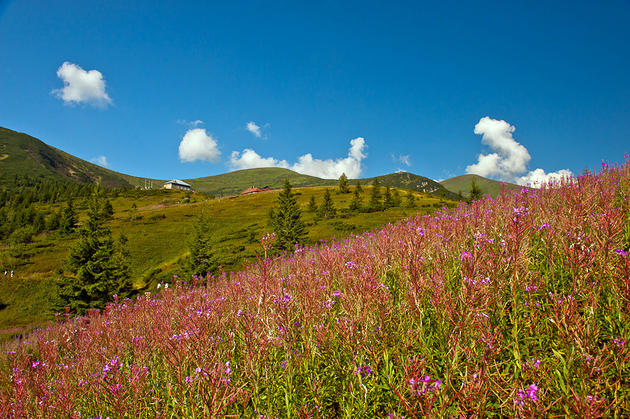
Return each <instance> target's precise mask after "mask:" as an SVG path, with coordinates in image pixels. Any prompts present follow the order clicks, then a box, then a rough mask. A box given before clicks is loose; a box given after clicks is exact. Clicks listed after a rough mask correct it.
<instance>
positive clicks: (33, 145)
mask: <svg viewBox="0 0 630 419" xmlns="http://www.w3.org/2000/svg"><path fill="white" fill-rule="evenodd" d="M24 175H29V176H36V177H44V178H51V179H59V180H61V179H64V180H71V181H75V182H80V183H93V184H99V185H103V186H106V187H117V188H130V187H132V186H133V180H134V179H137V178H134V177H133V176H127V175H123V174H121V173H117V172H114V171H113V170H109V169H105V168H103V167H101V166H98V165H96V164H93V163H90V162H87V161H85V160H82V159H80V158H78V157H74V156H72V155H70V154H68V153H66V152H64V151H61V150H58V149H56V148H54V147H51V146H49V145H48V144H46V143H44V142H43V141H41V140H38V139H37V138H34V137H31V136H30V135H28V134H24V133H21V132H17V131H13V130H10V129H7V128H1V127H0V185H4V186H8V187H10V185H11V182H12V180H13V179H14V177H15V176H24Z"/></svg>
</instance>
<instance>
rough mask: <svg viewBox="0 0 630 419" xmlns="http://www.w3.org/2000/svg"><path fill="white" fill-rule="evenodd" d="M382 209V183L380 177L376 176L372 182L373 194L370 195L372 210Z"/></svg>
mask: <svg viewBox="0 0 630 419" xmlns="http://www.w3.org/2000/svg"><path fill="white" fill-rule="evenodd" d="M381 209H382V204H381V185H380V184H379V182H378V178H374V181H373V182H372V194H371V195H370V211H379V210H381Z"/></svg>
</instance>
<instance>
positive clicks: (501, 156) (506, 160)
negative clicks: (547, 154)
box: [466, 116, 573, 186]
mask: <svg viewBox="0 0 630 419" xmlns="http://www.w3.org/2000/svg"><path fill="white" fill-rule="evenodd" d="M515 130H516V128H515V127H514V126H513V125H510V124H509V123H507V122H506V121H503V120H497V119H492V118H490V117H488V116H484V117H483V118H481V119H480V120H479V122H478V123H477V125H475V131H474V132H475V134H479V135H482V137H481V142H482V143H483V144H486V145H487V146H489V147H490V148H491V149H492V151H493V153H489V154H480V155H479V156H478V158H477V163H475V164H471V165H470V166H467V167H466V173H472V174H476V175H480V176H485V177H491V178H492V177H496V178H498V179H500V180H503V181H506V182H514V183H518V184H519V185H528V184H531V185H532V186H536V185H538V186H540V183H541V182H544V181H548V180H552V179H553V180H559V179H560V178H562V177H571V176H573V173H571V171H570V170H567V169H562V170H559V171H557V172H552V173H547V174H545V171H544V170H543V169H536V170H532V171H530V172H528V173H527V174H525V175H523V173H525V172H526V171H527V164H528V163H529V161H530V160H531V156H530V155H529V152H528V151H527V149H526V148H525V147H524V146H523V145H522V144H520V143H519V142H517V141H516V140H515V139H514V137H513V136H512V133H513V132H514V131H515Z"/></svg>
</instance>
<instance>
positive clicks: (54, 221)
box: [46, 211, 61, 231]
mask: <svg viewBox="0 0 630 419" xmlns="http://www.w3.org/2000/svg"><path fill="white" fill-rule="evenodd" d="M60 223H61V212H60V211H55V212H53V213H52V214H50V217H48V221H46V230H48V231H55V230H57V229H58V228H59V224H60Z"/></svg>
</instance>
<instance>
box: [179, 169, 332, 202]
mask: <svg viewBox="0 0 630 419" xmlns="http://www.w3.org/2000/svg"><path fill="white" fill-rule="evenodd" d="M287 178H288V179H289V181H290V182H291V185H293V186H294V187H297V188H299V187H304V186H327V185H336V184H337V181H336V180H328V179H320V178H318V177H315V176H308V175H302V174H300V173H296V172H294V171H292V170H289V169H282V168H279V167H266V168H260V169H245V170H237V171H235V172H229V173H224V174H220V175H215V176H206V177H200V178H195V179H185V181H186V182H188V183H189V184H190V185H191V186H192V187H193V189H194V190H195V191H197V192H204V193H208V194H210V195H214V196H217V197H221V196H229V195H237V194H239V193H241V192H242V191H244V190H245V189H247V188H249V187H251V186H257V187H263V186H269V187H270V188H271V189H279V188H282V185H284V180H285V179H287Z"/></svg>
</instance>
